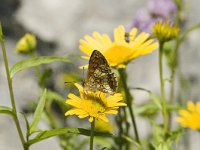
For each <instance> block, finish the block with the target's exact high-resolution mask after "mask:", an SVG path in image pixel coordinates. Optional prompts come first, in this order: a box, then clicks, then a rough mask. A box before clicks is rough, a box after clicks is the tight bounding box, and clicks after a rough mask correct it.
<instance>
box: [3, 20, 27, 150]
mask: <svg viewBox="0 0 200 150" xmlns="http://www.w3.org/2000/svg"><path fill="white" fill-rule="evenodd" d="M0 36H1V37H0V42H1V48H2V52H3V59H4V64H5V69H6V76H7V82H8V87H9V93H10V100H11V105H12V111H13V114H14V116H13V118H14V122H15V125H16V128H17V131H18V134H19V137H20V140H21V143H22V145H23V147H24V150H28V148H27V147H26V146H25V145H26V144H25V140H24V137H23V133H22V130H21V126H20V123H19V119H18V116H17V110H16V105H15V99H14V94H13V88H12V79H11V78H10V72H9V67H8V60H7V55H6V49H5V44H4V37H3V33H2V28H1V23H0Z"/></svg>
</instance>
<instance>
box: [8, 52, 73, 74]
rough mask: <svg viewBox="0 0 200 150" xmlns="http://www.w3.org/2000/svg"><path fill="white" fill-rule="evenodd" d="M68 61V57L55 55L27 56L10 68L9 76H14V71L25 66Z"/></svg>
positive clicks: (25, 67)
mask: <svg viewBox="0 0 200 150" xmlns="http://www.w3.org/2000/svg"><path fill="white" fill-rule="evenodd" d="M59 61H60V62H70V60H69V59H67V58H63V57H56V56H42V57H35V58H29V59H25V60H22V61H19V62H17V63H16V64H15V65H14V66H13V67H12V68H11V69H10V76H11V78H13V77H14V75H15V74H16V73H18V72H19V71H22V70H25V69H27V68H31V67H35V66H39V65H41V64H49V63H52V62H59Z"/></svg>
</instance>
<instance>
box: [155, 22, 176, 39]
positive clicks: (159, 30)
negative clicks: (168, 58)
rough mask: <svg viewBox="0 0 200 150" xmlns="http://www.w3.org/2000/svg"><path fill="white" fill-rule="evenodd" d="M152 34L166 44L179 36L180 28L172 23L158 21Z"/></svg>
mask: <svg viewBox="0 0 200 150" xmlns="http://www.w3.org/2000/svg"><path fill="white" fill-rule="evenodd" d="M152 32H153V35H154V36H155V37H156V38H157V39H158V40H159V41H161V42H166V41H169V40H172V39H174V38H176V37H177V36H178V34H179V28H178V27H177V26H175V25H173V24H172V23H171V22H170V21H158V22H156V23H155V24H154V26H153V29H152Z"/></svg>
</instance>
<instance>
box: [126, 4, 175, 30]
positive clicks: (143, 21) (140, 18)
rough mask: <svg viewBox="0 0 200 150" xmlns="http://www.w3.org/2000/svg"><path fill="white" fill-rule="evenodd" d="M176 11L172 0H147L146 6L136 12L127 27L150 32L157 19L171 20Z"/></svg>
mask: <svg viewBox="0 0 200 150" xmlns="http://www.w3.org/2000/svg"><path fill="white" fill-rule="evenodd" d="M175 13H176V5H175V4H174V3H173V1H172V0H149V1H148V4H147V8H143V9H140V10H139V11H138V12H137V13H136V17H135V18H134V21H133V22H132V24H131V25H130V27H129V30H130V29H131V28H133V27H137V28H139V29H140V30H142V31H145V32H148V33H151V29H152V26H153V25H154V23H155V21H157V20H163V19H167V20H173V18H174V16H175Z"/></svg>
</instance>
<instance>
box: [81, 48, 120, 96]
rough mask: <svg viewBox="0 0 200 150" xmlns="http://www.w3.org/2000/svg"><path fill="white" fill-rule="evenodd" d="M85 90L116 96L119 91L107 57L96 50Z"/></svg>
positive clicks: (90, 61)
mask: <svg viewBox="0 0 200 150" xmlns="http://www.w3.org/2000/svg"><path fill="white" fill-rule="evenodd" d="M84 88H85V89H86V90H91V91H94V92H95V91H101V92H104V93H108V94H111V95H112V94H114V93H115V92H116V90H117V80H116V77H115V74H114V73H113V72H112V70H111V68H110V66H109V65H108V62H107V60H106V59H105V57H104V56H103V55H102V54H101V53H100V52H99V51H97V50H94V51H93V53H92V55H91V56H90V60H89V67H88V73H87V79H86V81H85V83H84Z"/></svg>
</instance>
